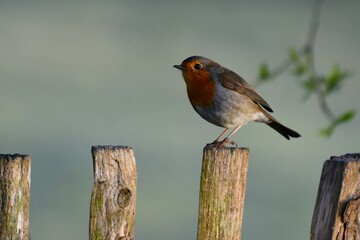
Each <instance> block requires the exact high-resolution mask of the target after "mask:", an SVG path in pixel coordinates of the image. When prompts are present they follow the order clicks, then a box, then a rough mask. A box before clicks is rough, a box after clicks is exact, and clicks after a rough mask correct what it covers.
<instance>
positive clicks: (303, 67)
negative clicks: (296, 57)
mask: <svg viewBox="0 0 360 240" xmlns="http://www.w3.org/2000/svg"><path fill="white" fill-rule="evenodd" d="M307 70H308V66H307V64H306V63H303V62H298V64H296V66H295V69H294V71H293V74H294V75H295V76H302V75H304V74H305V73H306V72H307Z"/></svg>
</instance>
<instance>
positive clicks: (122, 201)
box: [117, 188, 132, 208]
mask: <svg viewBox="0 0 360 240" xmlns="http://www.w3.org/2000/svg"><path fill="white" fill-rule="evenodd" d="M131 196H132V194H131V191H130V189H128V188H122V189H121V190H120V192H119V195H118V197H117V203H118V205H119V206H120V207H121V208H125V207H127V206H128V205H129V202H130V198H131Z"/></svg>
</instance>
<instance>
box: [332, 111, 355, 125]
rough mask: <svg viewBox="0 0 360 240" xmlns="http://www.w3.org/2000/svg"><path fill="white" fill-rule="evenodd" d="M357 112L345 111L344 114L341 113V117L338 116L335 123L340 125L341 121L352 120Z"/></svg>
mask: <svg viewBox="0 0 360 240" xmlns="http://www.w3.org/2000/svg"><path fill="white" fill-rule="evenodd" d="M355 114H356V113H355V111H354V110H350V111H347V112H346V113H344V114H343V115H341V116H340V117H338V118H337V119H336V120H335V124H336V125H339V124H341V123H345V122H348V121H350V120H351V119H353V118H354V117H355Z"/></svg>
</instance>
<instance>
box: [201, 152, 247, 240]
mask: <svg viewBox="0 0 360 240" xmlns="http://www.w3.org/2000/svg"><path fill="white" fill-rule="evenodd" d="M248 156H249V149H248V148H229V147H216V146H212V145H208V146H206V147H205V148H204V153H203V161H202V171H201V182H200V203H199V219H198V235H197V239H198V240H215V239H218V240H222V239H224V240H225V239H226V240H240V239H241V225H242V215H243V209H244V199H245V189H246V177H247V171H248Z"/></svg>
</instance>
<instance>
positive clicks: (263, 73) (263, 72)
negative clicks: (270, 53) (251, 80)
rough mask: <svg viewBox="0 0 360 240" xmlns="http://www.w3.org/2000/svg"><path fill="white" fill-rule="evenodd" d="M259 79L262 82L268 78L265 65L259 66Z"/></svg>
mask: <svg viewBox="0 0 360 240" xmlns="http://www.w3.org/2000/svg"><path fill="white" fill-rule="evenodd" d="M259 77H260V79H261V80H262V81H265V80H267V79H268V78H269V77H270V70H269V66H268V65H267V64H266V63H263V64H261V65H260V68H259Z"/></svg>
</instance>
